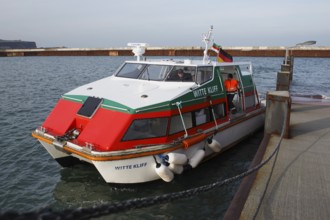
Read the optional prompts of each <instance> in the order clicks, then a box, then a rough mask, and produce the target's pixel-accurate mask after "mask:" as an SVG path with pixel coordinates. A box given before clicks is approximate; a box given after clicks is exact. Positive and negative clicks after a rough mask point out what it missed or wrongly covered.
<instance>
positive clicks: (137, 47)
mask: <svg viewBox="0 0 330 220" xmlns="http://www.w3.org/2000/svg"><path fill="white" fill-rule="evenodd" d="M127 46H129V47H133V50H132V51H133V53H134V56H136V59H137V61H140V60H141V56H142V55H143V54H144V52H145V48H146V47H147V46H149V45H148V44H146V43H128V44H127Z"/></svg>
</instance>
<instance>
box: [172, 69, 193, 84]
mask: <svg viewBox="0 0 330 220" xmlns="http://www.w3.org/2000/svg"><path fill="white" fill-rule="evenodd" d="M195 78H196V67H190V66H174V67H173V69H172V70H171V72H170V73H169V74H168V76H167V78H166V81H175V82H193V81H195Z"/></svg>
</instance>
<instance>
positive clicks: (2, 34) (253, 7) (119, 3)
mask: <svg viewBox="0 0 330 220" xmlns="http://www.w3.org/2000/svg"><path fill="white" fill-rule="evenodd" d="M329 9H330V1H329V0H314V1H310V0H308V1H307V0H276V1H275V0H273V1H267V0H250V1H247V0H231V1H228V0H225V1H224V0H204V1H199V0H198V1H197V0H189V1H188V0H161V1H157V0H139V1H134V0H131V1H128V0H0V39H5V40H19V39H20V40H30V41H35V42H36V43H37V46H38V47H52V46H66V47H79V48H84V47H87V48H107V47H126V45H127V43H128V42H146V43H149V44H150V45H151V46H202V45H203V44H202V43H201V36H202V33H206V32H207V31H208V29H209V27H210V25H213V26H214V40H215V42H216V43H218V44H220V45H222V46H292V45H295V44H296V43H300V42H303V41H307V40H316V41H317V45H319V46H330V25H329V21H330V13H329Z"/></svg>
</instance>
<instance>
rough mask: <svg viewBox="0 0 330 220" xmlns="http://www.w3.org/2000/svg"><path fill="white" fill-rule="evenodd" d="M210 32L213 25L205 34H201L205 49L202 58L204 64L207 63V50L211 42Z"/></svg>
mask: <svg viewBox="0 0 330 220" xmlns="http://www.w3.org/2000/svg"><path fill="white" fill-rule="evenodd" d="M212 31H213V25H211V28H210V30H209V32H208V33H207V34H203V40H202V41H203V42H204V44H205V49H204V57H203V63H204V64H206V63H207V62H208V61H209V56H208V55H207V51H208V49H209V43H210V41H211V37H212Z"/></svg>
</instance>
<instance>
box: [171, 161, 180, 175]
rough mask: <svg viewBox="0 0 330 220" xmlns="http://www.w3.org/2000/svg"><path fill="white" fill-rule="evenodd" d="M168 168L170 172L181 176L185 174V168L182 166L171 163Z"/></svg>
mask: <svg viewBox="0 0 330 220" xmlns="http://www.w3.org/2000/svg"><path fill="white" fill-rule="evenodd" d="M168 168H170V170H172V171H173V173H175V174H181V173H182V172H183V166H182V165H178V164H174V163H170V165H169V166H168Z"/></svg>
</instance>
